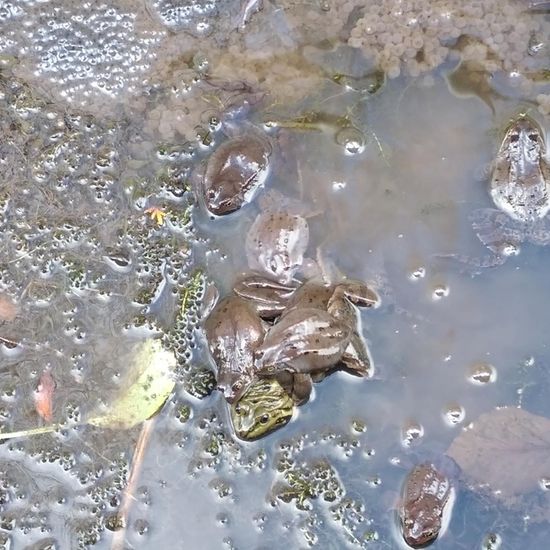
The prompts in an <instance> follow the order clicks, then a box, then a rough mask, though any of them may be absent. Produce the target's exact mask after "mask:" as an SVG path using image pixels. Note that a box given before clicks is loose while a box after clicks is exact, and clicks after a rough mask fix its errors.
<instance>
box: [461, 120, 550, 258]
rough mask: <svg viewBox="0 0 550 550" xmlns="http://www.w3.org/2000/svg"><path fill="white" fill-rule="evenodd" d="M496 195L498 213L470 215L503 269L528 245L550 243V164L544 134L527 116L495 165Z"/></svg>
mask: <svg viewBox="0 0 550 550" xmlns="http://www.w3.org/2000/svg"><path fill="white" fill-rule="evenodd" d="M490 195H491V198H492V200H493V203H494V205H495V206H496V207H497V208H482V209H479V210H476V211H475V212H473V213H472V215H471V216H470V220H471V222H472V225H473V228H474V230H475V232H476V234H477V237H478V238H479V240H480V241H481V242H482V243H483V244H484V245H485V246H486V247H487V248H488V249H489V250H490V251H491V252H492V254H493V255H494V257H493V258H491V259H490V260H489V261H487V262H486V264H485V265H491V266H492V265H499V264H502V263H504V262H505V261H506V259H507V258H508V257H510V256H513V255H517V254H519V252H520V244H521V243H522V242H525V241H527V242H530V243H533V244H538V245H548V244H550V226H549V224H548V220H547V214H548V212H549V210H550V163H549V160H548V158H547V152H546V142H545V136H544V131H543V130H542V128H541V127H540V125H539V124H538V123H537V122H536V121H535V120H534V119H533V118H531V117H530V116H528V115H527V114H520V115H519V116H517V117H516V118H514V119H513V120H512V122H511V123H510V125H509V126H508V127H507V129H506V131H505V133H504V138H503V140H502V143H501V145H500V147H499V150H498V153H497V155H496V159H495V161H494V163H493V166H492V174H491V181H490Z"/></svg>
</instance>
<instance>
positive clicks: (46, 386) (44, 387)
mask: <svg viewBox="0 0 550 550" xmlns="http://www.w3.org/2000/svg"><path fill="white" fill-rule="evenodd" d="M55 386H56V384H55V380H54V379H53V376H52V374H51V372H50V370H49V369H45V370H44V371H43V372H42V374H41V375H40V380H39V382H38V386H36V390H34V395H33V397H34V408H35V410H36V412H37V413H38V415H39V416H40V417H41V418H43V419H44V420H45V421H46V422H51V421H52V419H53V413H52V410H53V393H54V391H55Z"/></svg>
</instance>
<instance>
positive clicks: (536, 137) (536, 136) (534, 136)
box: [529, 134, 539, 141]
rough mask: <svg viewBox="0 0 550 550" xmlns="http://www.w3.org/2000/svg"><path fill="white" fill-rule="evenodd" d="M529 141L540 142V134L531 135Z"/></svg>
mask: <svg viewBox="0 0 550 550" xmlns="http://www.w3.org/2000/svg"><path fill="white" fill-rule="evenodd" d="M529 139H530V140H531V141H538V140H539V135H538V134H529Z"/></svg>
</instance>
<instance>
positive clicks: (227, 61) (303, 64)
mask: <svg viewBox="0 0 550 550" xmlns="http://www.w3.org/2000/svg"><path fill="white" fill-rule="evenodd" d="M241 48H242V46H240V45H232V46H230V47H229V48H228V51H227V53H224V54H222V55H220V56H219V57H217V59H216V63H215V65H213V68H212V74H215V75H216V76H217V77H219V78H222V79H227V80H234V81H239V80H244V81H246V82H248V83H249V84H250V85H252V87H253V88H255V89H256V88H257V89H261V90H268V91H269V93H270V97H271V98H274V97H276V99H277V100H279V101H281V102H294V101H299V100H301V99H302V98H303V97H305V96H307V94H309V93H311V92H313V91H314V90H316V89H317V88H318V87H319V81H320V79H321V78H324V75H323V72H322V70H321V68H320V67H317V66H314V65H313V64H311V63H309V62H308V61H307V60H305V59H304V58H303V56H301V55H300V54H298V53H295V52H293V53H289V52H283V51H281V52H280V53H276V54H273V55H269V56H266V55H265V53H262V52H261V51H255V52H253V51H247V50H242V49H241Z"/></svg>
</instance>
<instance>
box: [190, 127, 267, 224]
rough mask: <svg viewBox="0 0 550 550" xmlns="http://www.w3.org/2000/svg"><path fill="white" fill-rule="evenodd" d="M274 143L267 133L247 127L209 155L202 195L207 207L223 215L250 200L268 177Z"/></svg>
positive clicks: (201, 188) (215, 213)
mask: <svg viewBox="0 0 550 550" xmlns="http://www.w3.org/2000/svg"><path fill="white" fill-rule="evenodd" d="M271 152H272V147H271V145H270V143H269V141H268V139H267V137H263V136H260V134H259V132H256V131H247V132H246V133H244V134H243V135H240V136H237V137H233V138H230V139H228V140H227V141H225V142H224V143H222V144H221V145H220V146H219V147H218V148H217V149H216V150H215V151H214V152H213V153H212V154H211V155H210V157H209V159H208V161H207V164H206V169H205V172H204V175H203V177H202V179H201V182H200V189H199V198H200V199H202V201H203V202H204V205H205V206H206V209H207V210H208V211H209V212H210V213H211V214H214V215H216V216H224V215H226V214H231V213H232V212H235V211H236V210H239V209H240V208H241V207H242V206H243V205H244V204H247V203H249V202H250V201H251V200H252V199H253V198H254V196H255V195H256V192H257V190H258V188H259V187H260V186H261V185H262V184H263V182H264V181H265V179H266V177H267V173H268V169H269V162H270V157H271Z"/></svg>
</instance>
